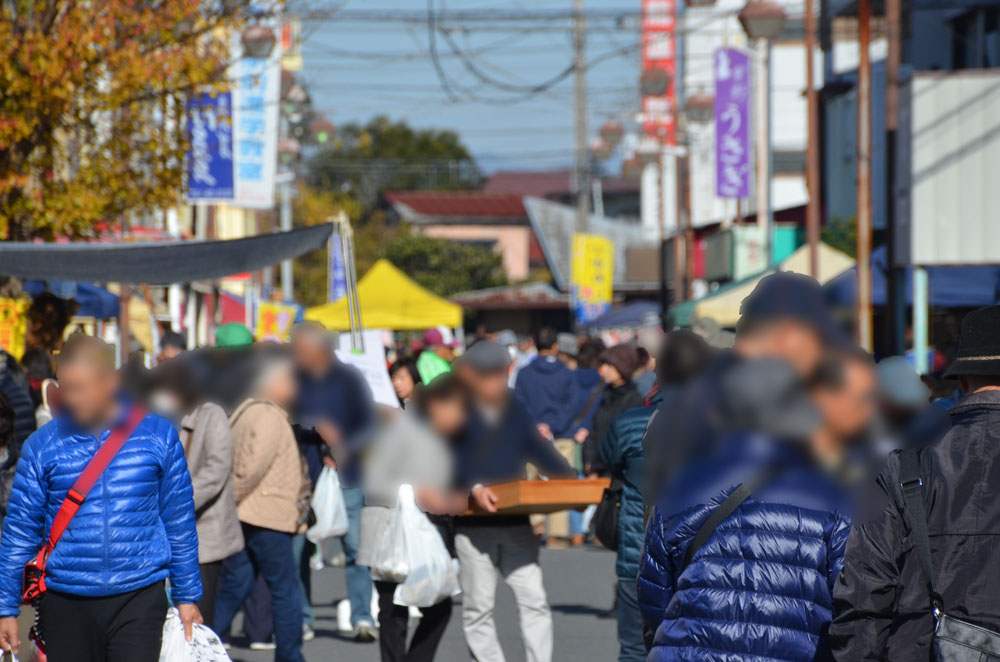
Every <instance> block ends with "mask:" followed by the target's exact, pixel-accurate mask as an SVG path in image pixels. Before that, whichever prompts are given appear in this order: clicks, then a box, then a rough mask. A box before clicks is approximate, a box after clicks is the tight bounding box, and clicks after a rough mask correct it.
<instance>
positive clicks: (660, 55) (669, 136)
mask: <svg viewBox="0 0 1000 662" xmlns="http://www.w3.org/2000/svg"><path fill="white" fill-rule="evenodd" d="M676 30H677V0H642V70H643V71H644V72H645V71H648V70H650V69H662V70H663V71H665V72H666V73H667V75H668V76H669V80H670V82H669V84H668V85H667V91H666V92H665V93H664V94H662V95H656V96H653V95H644V96H643V97H642V113H643V117H644V118H645V119H644V122H643V130H644V131H645V133H646V135H647V136H649V137H651V138H655V139H656V140H657V141H659V142H661V143H662V144H665V145H675V144H677V133H676V132H677V32H676Z"/></svg>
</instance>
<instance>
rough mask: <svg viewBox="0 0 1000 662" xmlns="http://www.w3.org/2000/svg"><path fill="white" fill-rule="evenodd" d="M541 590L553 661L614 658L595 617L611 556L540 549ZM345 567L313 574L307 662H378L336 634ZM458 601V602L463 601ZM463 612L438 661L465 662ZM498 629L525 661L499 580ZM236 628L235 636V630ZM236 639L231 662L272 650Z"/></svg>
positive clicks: (604, 601) (455, 616) (610, 575)
mask: <svg viewBox="0 0 1000 662" xmlns="http://www.w3.org/2000/svg"><path fill="white" fill-rule="evenodd" d="M541 559H542V570H543V572H544V575H545V588H546V591H547V592H548V595H549V604H551V605H552V615H553V620H554V622H555V654H554V657H553V659H554V660H555V661H556V662H559V661H565V662H570V661H571V660H572V661H574V662H580V661H583V662H586V661H590V660H595V661H598V660H599V661H602V662H605V661H607V662H611V661H613V660H615V659H617V655H618V641H617V638H616V634H615V630H616V626H615V620H614V619H613V618H599V617H598V614H600V613H601V612H603V611H605V610H607V609H608V608H609V607H611V604H612V598H613V593H614V581H615V579H614V555H613V554H611V553H609V552H606V551H603V550H599V549H597V548H594V547H587V548H583V549H579V548H576V549H561V550H548V549H545V550H542V555H541ZM346 595H347V589H346V586H345V584H344V571H343V568H324V569H323V570H320V571H319V572H316V573H313V603H314V604H315V608H316V623H315V624H314V626H313V627H314V629H315V630H316V639H315V640H313V641H311V642H309V643H307V644H305V645H304V646H303V650H304V652H305V657H306V660H307V661H308V662H341V661H345V662H346V661H349V662H377V661H378V660H379V653H378V645H377V644H356V643H354V642H353V641H352V640H351V639H350V638H349V636H347V635H346V634H341V633H339V632H338V631H337V619H336V610H335V607H334V605H335V604H336V602H337V601H339V600H341V599H342V598H344V597H346ZM456 600H461V597H459V598H457V599H456ZM461 618H462V610H461V605H460V604H458V602H456V604H455V610H454V611H453V612H452V618H451V623H450V624H449V625H448V631H447V632H446V633H445V636H444V640H443V641H442V642H441V647H440V648H439V649H438V655H437V660H438V661H439V662H458V661H465V660H469V659H470V658H469V653H468V650H467V648H466V647H465V641H464V639H463V636H462V622H461ZM497 629H498V630H499V632H500V642H501V644H502V645H503V648H504V652H505V654H506V656H507V660H508V662H521V661H523V660H524V650H523V649H522V647H521V637H520V634H519V631H518V625H517V610H516V607H515V605H514V597H513V595H512V594H511V592H510V590H509V589H508V588H507V587H506V585H504V584H503V583H502V582H501V583H500V588H499V589H498V591H497ZM238 631H239V629H238V628H234V632H238ZM240 643H241V642H240V641H239V640H236V641H234V646H233V649H232V650H231V651H230V655H231V656H232V658H233V660H234V662H270V661H271V660H273V659H274V653H273V652H259V651H250V650H247V649H245V648H240Z"/></svg>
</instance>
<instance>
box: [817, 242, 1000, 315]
mask: <svg viewBox="0 0 1000 662" xmlns="http://www.w3.org/2000/svg"><path fill="white" fill-rule="evenodd" d="M871 265H872V305H873V306H884V305H885V303H886V283H887V277H886V276H887V274H888V272H889V267H888V264H887V261H886V248H885V246H879V247H878V248H876V249H875V250H874V251H872V261H871ZM927 276H928V278H927V281H928V297H929V303H930V305H931V306H933V307H934V308H982V307H983V306H992V305H993V304H995V303H997V302H1000V265H979V264H977V265H963V266H944V267H940V266H934V267H927ZM823 289H824V290H825V292H826V295H827V300H828V301H829V302H830V303H832V304H835V305H840V306H853V305H855V304H856V302H857V300H858V273H857V269H856V268H852V269H850V270H848V271H846V272H844V273H843V274H841V275H839V276H837V277H836V278H834V279H833V280H832V281H830V282H829V283H827V284H826V285H825V286H824V287H823ZM903 292H904V296H905V297H906V305H907V306H909V305H912V304H913V268H912V267H906V271H905V284H904V285H903Z"/></svg>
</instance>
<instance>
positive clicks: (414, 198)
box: [385, 191, 528, 218]
mask: <svg viewBox="0 0 1000 662" xmlns="http://www.w3.org/2000/svg"><path fill="white" fill-rule="evenodd" d="M521 197H522V196H521V195H518V194H513V193H484V192H482V191H389V192H387V193H385V199H386V200H388V201H389V202H390V203H391V204H393V205H405V206H406V207H409V208H410V209H411V210H413V212H415V213H417V214H422V215H425V216H460V217H475V216H479V217H484V218H526V217H527V215H528V214H527V212H525V211H524V204H522V202H521Z"/></svg>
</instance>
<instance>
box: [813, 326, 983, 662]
mask: <svg viewBox="0 0 1000 662" xmlns="http://www.w3.org/2000/svg"><path fill="white" fill-rule="evenodd" d="M948 376H951V377H957V378H958V380H959V383H960V384H961V387H962V391H963V392H964V393H967V394H968V395H966V396H965V397H964V398H962V399H961V400H960V401H959V402H958V403H957V404H956V405H955V406H954V407H953V408H952V409H951V411H950V415H951V422H952V427H951V429H950V431H949V432H948V433H947V434H946V435H945V436H944V438H943V439H942V440H941V441H939V442H938V443H936V444H934V445H932V446H928V447H924V448H919V449H910V450H904V451H896V452H894V453H893V454H892V455H890V456H889V459H888V462H887V464H886V466H885V469H884V470H883V472H882V474H881V475H880V476H879V479H878V486H879V488H880V494H879V499H880V503H879V504H877V505H878V507H877V508H875V509H874V511H873V512H874V513H875V514H874V515H873V516H872V517H871V518H869V519H868V520H867V521H865V522H861V523H858V524H856V525H855V526H854V528H853V530H852V532H851V536H850V538H849V540H848V543H847V553H846V557H845V561H844V569H843V571H842V572H841V573H840V576H839V578H838V580H837V584H836V586H835V588H834V594H833V597H834V603H833V606H834V610H835V617H834V621H833V624H832V626H831V628H830V639H831V643H832V648H833V654H834V657H835V659H836V660H838V661H839V662H847V661H848V660H850V661H851V662H856V661H858V660H885V661H887V662H897V661H900V662H901V661H904V660H905V661H909V660H927V659H928V658H929V657H930V651H931V645H932V639H933V638H934V637H935V625H936V616H935V610H934V609H933V608H932V599H931V595H930V594H931V593H933V594H934V599H935V600H936V606H938V607H940V611H941V612H942V613H943V614H945V615H947V616H951V617H958V618H961V620H963V621H966V622H969V623H972V624H974V625H976V626H979V627H982V628H986V629H987V630H992V631H993V632H997V633H1000V598H998V596H1000V563H998V559H1000V499H998V498H997V495H998V494H1000V306H990V307H988V308H982V309H980V310H976V311H974V312H971V313H969V314H968V315H966V317H965V319H964V320H963V321H962V329H961V334H960V338H959V351H958V358H957V360H956V361H955V363H954V364H953V365H952V367H951V369H950V370H949V371H948ZM921 511H922V512H921ZM921 515H923V517H921ZM922 523H925V526H926V531H925V533H926V534H927V535H926V538H924V536H923V535H920V532H921V529H922V528H924V524H922ZM914 527H916V528H914ZM924 539H926V540H927V541H928V547H929V557H930V558H929V561H930V563H929V566H930V567H929V571H930V577H928V576H927V574H926V572H925V570H924V565H925V564H924V563H922V562H921V558H920V557H921V555H922V553H921V552H920V551H919V550H920V549H922V548H923V549H927V548H926V547H923V545H922V544H921V542H920V540H924ZM925 560H926V559H925ZM947 616H946V617H945V618H946V619H947ZM980 634H981V635H982V636H981V637H980V639H981V640H985V639H987V638H988V635H986V634H983V633H982V632H980ZM939 636H940V635H939ZM994 636H1000V635H994ZM994 643H995V642H994ZM994 653H996V650H994ZM992 657H1000V656H996V655H993V656H991V655H985V654H984V655H982V656H981V658H982V659H984V660H985V659H988V658H992ZM935 659H954V658H935ZM967 659H977V660H978V659H980V655H979V654H978V653H977V654H976V656H975V657H969V658H967Z"/></svg>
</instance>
